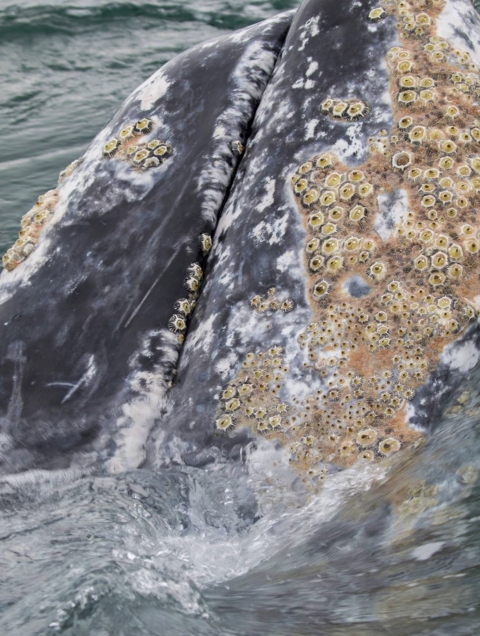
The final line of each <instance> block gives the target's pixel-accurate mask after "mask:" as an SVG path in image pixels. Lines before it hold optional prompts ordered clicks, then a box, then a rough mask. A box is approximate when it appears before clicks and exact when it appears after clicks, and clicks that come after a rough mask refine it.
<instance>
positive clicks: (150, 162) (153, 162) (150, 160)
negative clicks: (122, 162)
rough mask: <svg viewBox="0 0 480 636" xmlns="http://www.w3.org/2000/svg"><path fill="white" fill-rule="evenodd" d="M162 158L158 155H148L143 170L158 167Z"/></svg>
mask: <svg viewBox="0 0 480 636" xmlns="http://www.w3.org/2000/svg"><path fill="white" fill-rule="evenodd" d="M160 163H161V162H160V159H158V157H147V158H146V159H145V161H144V162H143V164H142V168H143V170H148V168H157V167H158V166H159V165H160Z"/></svg>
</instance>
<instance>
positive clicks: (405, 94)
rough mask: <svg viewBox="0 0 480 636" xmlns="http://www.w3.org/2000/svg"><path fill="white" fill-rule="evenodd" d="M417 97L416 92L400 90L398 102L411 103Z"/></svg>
mask: <svg viewBox="0 0 480 636" xmlns="http://www.w3.org/2000/svg"><path fill="white" fill-rule="evenodd" d="M416 99H417V94H416V93H415V91H401V92H400V93H399V94H398V101H399V102H400V104H404V105H409V104H413V102H415V101H416Z"/></svg>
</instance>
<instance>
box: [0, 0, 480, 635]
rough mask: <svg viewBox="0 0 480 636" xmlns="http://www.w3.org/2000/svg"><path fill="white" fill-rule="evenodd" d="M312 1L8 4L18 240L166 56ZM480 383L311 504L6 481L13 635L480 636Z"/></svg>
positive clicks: (229, 471) (4, 209)
mask: <svg viewBox="0 0 480 636" xmlns="http://www.w3.org/2000/svg"><path fill="white" fill-rule="evenodd" d="M297 4H298V2H297V1H296V0H276V1H271V2H262V1H260V0H252V1H251V2H246V1H240V0H237V1H234V0H232V1H230V2H226V1H222V0H210V1H201V2H195V1H193V0H190V1H188V0H187V1H185V0H177V1H175V2H163V1H162V2H150V3H146V2H140V1H137V2H106V1H104V0H90V1H89V0H83V1H82V2H70V3H69V2H64V1H57V2H50V3H49V4H42V3H41V2H38V0H37V1H33V0H25V1H23V2H17V3H11V2H5V1H4V0H0V85H1V91H0V118H1V121H2V123H3V126H2V152H1V153H0V248H1V249H2V250H4V249H5V248H6V247H8V246H9V245H10V244H11V243H12V242H13V240H14V238H15V236H16V233H17V226H18V221H19V219H20V217H21V215H22V214H23V213H24V212H25V211H26V210H27V209H28V208H29V207H30V206H31V205H32V204H33V203H34V201H35V199H36V197H37V196H38V195H39V194H41V193H42V192H43V191H45V190H46V189H48V188H51V187H53V186H54V185H55V183H56V179H57V175H58V172H59V171H60V170H61V169H62V168H63V167H64V166H66V165H67V164H68V163H69V162H70V161H71V160H72V159H74V158H76V157H78V156H80V155H81V153H82V151H83V149H84V148H85V147H86V145H87V144H88V142H89V141H90V140H91V138H92V137H93V136H94V135H95V134H96V133H97V132H98V131H99V130H100V129H101V128H102V126H103V125H104V124H105V123H106V122H107V121H108V120H109V119H110V118H111V116H112V115H113V113H114V112H115V110H116V109H117V107H118V106H119V105H120V103H121V102H122V100H123V99H124V98H125V97H126V96H127V95H128V94H129V93H130V91H131V90H132V89H133V88H135V87H136V86H137V85H138V84H139V83H140V82H142V81H143V80H144V79H145V78H147V77H148V76H149V75H150V74H151V73H152V72H154V71H155V70H156V69H157V68H158V67H159V66H160V65H162V64H163V63H165V62H166V61H168V60H169V59H171V58H172V57H173V56H174V55H175V54H177V53H179V52H180V51H182V50H184V49H185V48H187V47H190V46H192V45H194V44H196V43H198V42H200V41H203V40H206V39H208V38H211V37H215V36H217V35H221V34H224V33H226V32H228V31H231V30H234V29H237V28H240V27H243V26H246V25H248V24H251V23H254V22H257V21H259V20H262V19H264V18H267V17H269V16H272V15H274V14H275V13H277V12H280V11H283V10H285V9H289V8H293V7H295V6H296V5H297ZM479 386H480V372H478V370H477V371H476V372H475V373H474V374H472V376H471V378H470V381H469V383H467V384H466V385H465V386H464V387H462V393H461V394H460V395H453V396H452V397H451V402H450V404H447V406H446V409H447V412H446V413H445V414H444V417H443V418H442V419H441V421H440V422H437V423H436V424H437V426H436V428H435V430H434V431H433V432H432V433H431V434H430V435H429V436H428V439H427V442H426V444H425V445H424V446H420V447H419V448H417V449H416V450H414V451H413V452H411V453H410V454H408V455H403V456H402V457H401V458H400V459H399V460H398V461H397V463H396V464H394V465H393V466H390V465H387V466H380V467H377V468H375V467H371V466H367V465H365V466H358V467H356V468H355V469H353V470H351V471H345V472H343V473H339V474H337V475H333V476H332V477H331V478H329V480H328V483H326V485H325V487H324V488H323V490H320V491H319V492H318V493H313V494H312V495H311V497H310V499H309V500H305V499H302V497H300V496H299V495H298V493H297V492H296V491H295V489H294V488H293V489H288V490H285V491H284V490H282V488H281V487H280V486H279V485H277V484H275V482H274V481H271V483H270V484H269V486H267V487H262V488H261V489H260V490H259V484H261V483H263V482H264V481H265V480H264V475H261V474H260V475H257V474H256V473H255V470H253V469H252V466H250V473H249V474H247V472H244V471H243V469H242V468H241V467H239V466H223V467H222V466H213V467H210V468H208V469H204V470H196V469H190V468H184V469H182V468H175V469H172V470H169V471H167V470H166V471H164V472H160V473H159V474H152V473H149V472H147V471H133V472H131V473H129V474H126V475H120V476H118V477H101V478H99V477H89V476H83V477H82V476H79V478H78V479H72V475H67V474H65V473H63V472H59V473H55V474H50V475H47V474H42V473H33V474H30V475H28V476H26V477H12V478H6V479H2V480H1V482H0V635H1V636H3V635H4V634H5V635H7V634H8V635H9V636H54V635H56V634H63V635H68V636H113V635H115V636H160V635H162V636H163V635H171V634H172V635H173V634H175V635H179V636H189V635H190V634H192V635H193V634H195V635H196V636H201V635H208V636H256V635H258V636H266V635H271V636H299V635H304V636H315V635H317V634H318V635H320V636H323V635H325V636H377V635H378V636H384V635H386V634H388V635H389V636H409V635H412V636H478V634H479V633H480V532H479V531H478V528H479V523H480V480H479V474H480V425H479V422H480V395H479V388H478V387H479ZM449 407H450V410H448V408H449ZM0 443H1V440H0ZM260 463H261V462H260ZM252 519H255V523H253V524H252V523H251V522H252Z"/></svg>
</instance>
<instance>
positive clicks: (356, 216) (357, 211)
mask: <svg viewBox="0 0 480 636" xmlns="http://www.w3.org/2000/svg"><path fill="white" fill-rule="evenodd" d="M365 213H366V210H365V208H364V207H363V206H362V205H355V206H354V207H353V208H352V209H351V210H350V212H349V213H348V217H349V219H350V220H351V221H356V222H358V221H361V220H362V219H363V218H364V217H365Z"/></svg>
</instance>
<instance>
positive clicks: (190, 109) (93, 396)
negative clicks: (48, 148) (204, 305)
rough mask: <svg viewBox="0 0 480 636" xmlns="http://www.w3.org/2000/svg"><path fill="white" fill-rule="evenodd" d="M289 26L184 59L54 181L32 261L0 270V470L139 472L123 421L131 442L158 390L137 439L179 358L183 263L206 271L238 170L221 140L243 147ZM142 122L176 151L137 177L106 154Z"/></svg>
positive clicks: (274, 23)
mask: <svg viewBox="0 0 480 636" xmlns="http://www.w3.org/2000/svg"><path fill="white" fill-rule="evenodd" d="M291 19H292V13H287V14H283V15H281V16H278V17H277V18H276V19H274V20H270V21H267V22H266V23H262V24H260V25H257V26H254V27H251V28H249V29H245V30H244V31H241V32H239V33H236V34H234V35H233V36H226V37H222V38H220V39H217V40H215V41H212V42H209V43H207V44H204V45H201V46H198V47H196V48H194V49H192V50H190V51H187V52H186V53H184V54H182V55H180V56H178V57H177V58H176V59H174V60H173V61H172V62H170V63H169V64H167V65H166V66H165V67H163V69H161V71H160V72H159V73H157V74H156V75H154V76H153V78H151V79H150V80H148V81H147V82H146V83H145V85H144V86H143V87H140V88H139V89H138V90H137V91H135V92H134V93H133V94H132V95H131V96H130V97H129V98H128V99H127V100H126V102H125V103H124V105H123V106H122V107H121V108H120V110H119V111H118V113H117V114H116V115H115V117H114V118H113V120H112V122H111V123H110V124H109V125H108V126H107V128H106V129H105V130H104V131H102V132H101V133H100V134H99V136H98V137H97V138H96V139H95V140H94V142H93V143H92V145H91V146H90V147H89V149H88V150H87V151H86V153H85V155H84V157H83V161H82V163H81V165H80V167H79V168H77V170H76V171H75V172H74V173H73V174H72V176H71V177H70V178H69V179H67V180H66V181H65V182H64V183H63V184H62V185H61V187H60V203H59V206H58V208H57V212H56V214H55V217H54V219H53V222H52V223H51V224H50V227H48V228H47V229H45V230H44V233H43V234H42V237H41V240H40V244H39V246H38V248H37V250H36V251H35V252H34V253H33V254H32V255H31V256H30V257H29V258H28V259H27V261H25V262H24V263H22V264H21V265H20V266H19V267H18V268H17V269H16V270H15V271H14V272H3V274H2V276H1V277H0V325H1V326H0V434H1V435H0V437H1V443H0V471H1V472H7V473H9V472H17V471H21V470H25V469H29V468H42V467H43V468H45V467H48V468H66V467H69V466H72V465H79V464H80V465H82V464H83V465H85V466H88V465H90V464H92V462H93V461H96V462H97V463H101V462H103V461H105V460H107V459H110V458H112V457H115V456H116V455H117V454H122V453H123V455H122V459H121V460H119V464H118V466H117V468H118V469H122V468H129V467H132V468H133V467H134V465H135V464H137V465H138V463H141V461H142V459H143V455H142V450H141V446H142V442H140V446H139V447H138V441H139V440H138V439H137V440H135V444H136V445H137V447H138V448H137V450H136V451H135V452H134V454H133V456H132V457H128V458H126V455H125V453H126V454H127V455H128V451H125V452H123V450H125V449H123V450H122V446H125V444H126V441H125V439H126V438H128V429H129V428H130V427H131V426H132V425H134V426H136V427H137V429H136V431H135V435H137V437H138V433H139V430H138V421H135V422H133V420H132V417H129V416H127V417H126V418H125V412H124V411H122V406H124V405H125V404H126V405H129V404H130V403H132V402H133V403H135V401H137V402H138V401H140V402H142V404H143V406H144V407H145V409H147V410H148V409H149V408H150V407H149V406H148V403H149V399H150V400H151V399H152V398H151V397H148V394H149V393H150V394H152V393H154V397H155V407H156V408H157V412H156V413H151V412H149V413H146V414H144V418H143V419H144V421H143V423H142V424H141V427H140V428H141V429H142V432H141V434H140V437H142V436H143V437H144V438H145V437H146V434H147V433H148V428H149V426H151V424H152V422H153V417H155V416H156V415H158V414H159V413H160V412H161V408H160V407H161V399H162V396H163V394H164V393H165V389H166V387H167V385H168V383H169V382H170V380H171V379H172V373H173V370H174V367H175V361H176V356H177V355H178V346H177V345H176V343H175V337H174V336H173V334H170V333H169V332H168V331H167V325H168V320H169V318H170V316H171V315H172V313H173V304H174V302H175V301H176V300H177V299H179V298H182V297H185V296H186V295H187V291H186V290H185V289H184V287H183V283H184V279H185V277H186V270H187V267H188V266H189V265H190V264H191V263H192V262H195V261H200V262H201V261H202V253H201V249H200V241H199V237H200V235H201V234H202V233H209V234H211V233H212V232H213V231H214V228H215V225H216V221H217V214H218V213H219V211H220V208H221V205H222V202H223V199H224V198H225V196H226V193H227V191H228V188H229V186H230V183H231V180H232V176H233V174H234V171H235V169H236V165H237V163H238V157H237V156H235V155H234V153H232V151H231V149H230V142H231V141H234V140H238V141H241V142H243V143H245V141H246V138H247V135H248V130H249V126H250V124H251V120H252V117H253V115H254V113H255V110H256V108H257V106H258V102H259V99H260V97H261V95H262V93H263V91H264V89H265V85H266V83H267V81H268V79H269V77H270V75H271V71H272V69H273V65H274V62H275V59H276V57H277V56H278V54H279V52H280V49H281V46H282V44H283V41H284V38H285V34H286V31H287V29H288V27H289V25H290V22H291ZM142 100H143V101H142ZM143 117H148V118H153V119H154V120H156V121H157V122H158V123H159V125H158V126H157V127H156V128H155V129H154V130H153V131H152V133H151V134H150V135H149V136H148V139H152V138H156V137H159V138H160V139H164V140H166V141H168V142H170V143H171V144H172V146H173V147H174V149H175V152H174V155H173V157H171V158H170V159H169V160H168V161H167V162H166V163H165V164H164V165H163V166H161V167H159V168H154V169H150V170H148V171H146V172H144V173H138V172H135V171H134V170H133V169H132V168H130V167H129V166H128V164H127V163H125V162H120V161H117V160H115V159H105V158H104V157H103V156H102V148H103V146H104V144H105V142H106V141H108V140H109V139H110V138H111V137H112V136H114V135H116V134H118V132H119V130H120V129H121V128H122V127H123V126H124V125H125V124H126V123H128V122H130V121H133V122H135V121H137V120H139V119H141V118H143ZM219 127H220V128H221V130H220V131H219ZM52 185H53V184H52ZM39 194H40V193H39ZM32 203H33V202H32ZM149 383H150V384H149ZM152 384H154V385H155V387H154V389H152V388H151V386H150V385H152ZM143 392H144V393H145V394H146V395H147V397H144V396H143V395H142V393H143ZM145 404H146V406H145ZM150 410H151V409H150ZM138 419H139V418H137V420H138ZM123 429H126V431H127V432H126V433H125V435H123V436H122V430H123ZM132 464H133V465H132Z"/></svg>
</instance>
